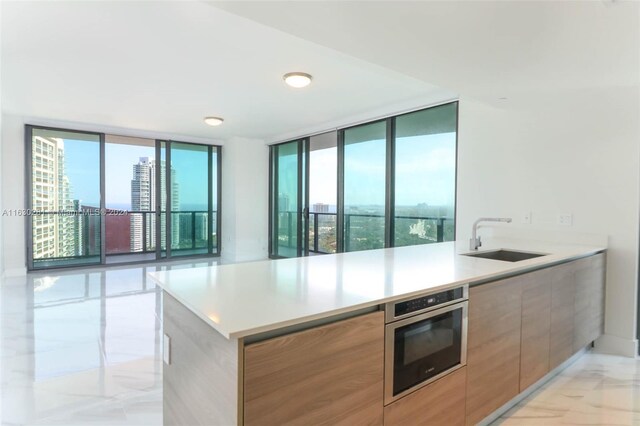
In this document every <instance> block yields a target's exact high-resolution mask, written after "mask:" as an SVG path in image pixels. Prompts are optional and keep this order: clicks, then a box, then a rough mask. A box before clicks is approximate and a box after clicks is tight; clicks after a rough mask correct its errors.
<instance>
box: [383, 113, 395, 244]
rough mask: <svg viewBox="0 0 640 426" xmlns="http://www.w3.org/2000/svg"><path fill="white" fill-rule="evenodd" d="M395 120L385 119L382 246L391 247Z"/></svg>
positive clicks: (392, 237) (393, 217) (392, 233)
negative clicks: (385, 144)
mask: <svg viewBox="0 0 640 426" xmlns="http://www.w3.org/2000/svg"><path fill="white" fill-rule="evenodd" d="M395 123H396V121H395V118H394V117H392V118H388V119H387V154H386V156H387V158H386V171H385V172H386V176H385V185H386V186H385V209H384V216H385V218H384V226H385V233H384V246H385V247H393V246H394V245H395V244H394V238H395V235H394V234H395V232H394V231H395V161H396V159H395V146H396V145H395V144H396V141H395V133H396V131H395Z"/></svg>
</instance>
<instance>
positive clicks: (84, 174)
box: [64, 139, 216, 210]
mask: <svg viewBox="0 0 640 426" xmlns="http://www.w3.org/2000/svg"><path fill="white" fill-rule="evenodd" d="M64 143H65V163H66V174H67V176H68V177H69V180H70V181H71V185H72V190H73V197H74V199H80V200H82V203H83V204H84V205H91V206H99V204H100V153H99V144H98V143H97V142H90V141H78V140H70V139H65V141H64ZM172 154H173V156H172V162H173V168H174V170H176V180H177V182H178V183H179V185H180V187H179V192H180V197H179V198H180V207H181V209H182V210H189V209H198V210H206V209H207V203H208V199H207V179H208V173H207V165H208V164H207V153H206V150H204V151H202V150H199V151H193V150H182V149H180V145H177V146H176V149H174V150H173V151H172ZM154 156H155V148H153V147H147V146H136V145H123V144H106V147H105V178H106V179H105V190H106V206H107V207H111V208H125V209H126V208H130V207H131V179H132V177H133V165H134V164H136V163H137V162H138V161H139V158H140V157H151V158H154ZM215 165H216V162H215V160H214V175H215ZM214 204H215V193H214Z"/></svg>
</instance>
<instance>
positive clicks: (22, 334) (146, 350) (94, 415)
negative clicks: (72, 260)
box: [0, 260, 217, 425]
mask: <svg viewBox="0 0 640 426" xmlns="http://www.w3.org/2000/svg"><path fill="white" fill-rule="evenodd" d="M215 263H217V260H212V261H199V262H194V261H182V262H179V261H178V262H171V263H167V264H162V265H159V264H157V265H156V264H154V265H151V266H150V265H146V266H145V265H142V266H140V265H136V266H134V267H132V266H129V267H115V268H114V267H112V268H93V269H82V270H75V271H60V272H55V273H37V274H29V275H27V276H26V277H20V278H5V279H4V280H3V282H2V283H1V284H0V424H2V425H24V424H33V425H41V424H55V425H91V424H98V425H161V424H162V355H161V347H160V336H161V327H162V326H161V322H160V312H161V303H162V301H161V293H160V291H159V289H158V288H157V287H156V286H155V285H154V284H153V283H152V282H151V280H148V279H147V273H148V272H152V271H156V270H167V269H180V268H192V267H200V266H209V265H212V264H215Z"/></svg>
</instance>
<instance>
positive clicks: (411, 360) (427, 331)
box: [385, 301, 468, 404]
mask: <svg viewBox="0 0 640 426" xmlns="http://www.w3.org/2000/svg"><path fill="white" fill-rule="evenodd" d="M467 305H468V302H466V301H465V302H461V303H456V304H455V305H451V306H447V307H444V308H441V309H436V310H433V311H431V312H427V313H424V314H421V315H417V316H415V317H411V318H407V319H404V320H401V321H397V322H394V323H391V324H388V325H387V326H386V327H385V404H388V403H390V402H392V401H395V400H396V399H398V398H401V397H402V396H404V395H406V394H408V393H410V392H412V391H414V390H416V389H418V388H420V387H422V386H424V385H426V384H428V383H430V382H432V381H434V380H436V379H438V378H440V377H441V376H443V375H445V374H447V373H448V372H450V371H452V370H454V369H456V368H459V367H462V366H463V365H465V364H466V362H467V359H466V358H467Z"/></svg>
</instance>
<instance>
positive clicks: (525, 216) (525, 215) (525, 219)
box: [522, 212, 531, 224]
mask: <svg viewBox="0 0 640 426" xmlns="http://www.w3.org/2000/svg"><path fill="white" fill-rule="evenodd" d="M522 223H526V224H531V212H524V213H523V214H522Z"/></svg>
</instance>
